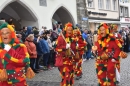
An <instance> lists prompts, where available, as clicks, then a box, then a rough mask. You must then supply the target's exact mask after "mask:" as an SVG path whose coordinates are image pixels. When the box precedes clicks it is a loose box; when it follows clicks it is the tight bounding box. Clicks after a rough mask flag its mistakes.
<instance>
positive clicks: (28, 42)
mask: <svg viewBox="0 0 130 86" xmlns="http://www.w3.org/2000/svg"><path fill="white" fill-rule="evenodd" d="M33 40H34V35H33V34H30V35H28V37H27V38H26V40H25V45H26V47H27V50H28V53H29V55H30V66H31V68H32V69H33V71H34V72H35V73H38V71H36V70H35V68H34V65H35V61H36V58H37V51H36V46H35V44H34V43H33Z"/></svg>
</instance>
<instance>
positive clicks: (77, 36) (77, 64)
mask: <svg viewBox="0 0 130 86" xmlns="http://www.w3.org/2000/svg"><path fill="white" fill-rule="evenodd" d="M73 40H74V41H75V42H76V51H74V53H75V57H74V71H75V75H76V76H77V77H76V79H77V80H78V79H80V78H81V77H82V66H81V65H82V55H83V54H84V48H85V46H86V42H85V40H84V39H83V37H82V35H81V32H80V30H79V29H78V28H77V27H76V28H74V30H73Z"/></svg>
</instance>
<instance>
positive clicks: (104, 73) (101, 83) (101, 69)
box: [96, 61, 116, 86]
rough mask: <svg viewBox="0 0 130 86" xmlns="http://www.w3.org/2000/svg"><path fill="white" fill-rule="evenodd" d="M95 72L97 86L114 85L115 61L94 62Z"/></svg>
mask: <svg viewBox="0 0 130 86" xmlns="http://www.w3.org/2000/svg"><path fill="white" fill-rule="evenodd" d="M96 72H97V77H98V86H116V78H115V63H113V62H111V61H108V62H100V61H97V62H96Z"/></svg>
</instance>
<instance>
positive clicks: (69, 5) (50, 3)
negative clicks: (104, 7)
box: [0, 0, 77, 29]
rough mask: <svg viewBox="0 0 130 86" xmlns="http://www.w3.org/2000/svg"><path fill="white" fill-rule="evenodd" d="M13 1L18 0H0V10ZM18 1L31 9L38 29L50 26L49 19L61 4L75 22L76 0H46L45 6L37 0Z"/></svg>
mask: <svg viewBox="0 0 130 86" xmlns="http://www.w3.org/2000/svg"><path fill="white" fill-rule="evenodd" d="M13 1H18V0H0V12H1V11H2V10H3V8H4V7H5V6H6V5H8V4H9V3H11V2H13ZM19 1H21V2H23V4H25V5H26V6H27V7H28V8H29V9H31V11H32V12H33V13H34V14H35V15H36V17H37V18H38V23H39V29H41V27H42V26H46V27H47V28H48V29H50V28H52V22H51V19H52V17H53V14H54V13H55V11H56V10H57V9H58V8H59V7H61V6H64V7H65V8H66V9H67V10H68V11H69V12H70V14H71V15H72V16H73V18H74V22H75V23H77V9H76V0H69V2H68V1H66V0H46V1H47V7H44V6H40V5H39V0H19ZM24 22H26V24H29V23H28V21H24ZM68 22H69V21H68ZM33 26H34V25H33Z"/></svg>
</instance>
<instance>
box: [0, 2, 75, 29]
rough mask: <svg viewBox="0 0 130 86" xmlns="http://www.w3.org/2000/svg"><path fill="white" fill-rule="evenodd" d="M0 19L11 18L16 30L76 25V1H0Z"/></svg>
mask: <svg viewBox="0 0 130 86" xmlns="http://www.w3.org/2000/svg"><path fill="white" fill-rule="evenodd" d="M0 18H5V19H9V18H13V20H14V21H13V22H14V24H15V25H16V27H17V28H16V29H18V28H21V27H23V26H36V27H38V28H39V29H41V27H42V26H46V27H47V29H52V22H56V21H60V22H61V23H62V24H63V25H64V24H65V23H67V22H71V23H73V24H76V23H77V9H76V0H69V2H67V1H66V0H0Z"/></svg>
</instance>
